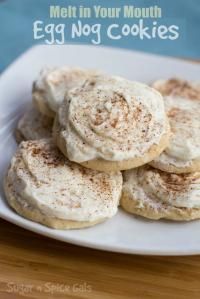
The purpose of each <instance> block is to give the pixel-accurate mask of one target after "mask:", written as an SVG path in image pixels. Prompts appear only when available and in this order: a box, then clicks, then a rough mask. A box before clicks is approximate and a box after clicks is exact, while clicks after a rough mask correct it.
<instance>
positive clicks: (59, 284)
mask: <svg viewBox="0 0 200 299" xmlns="http://www.w3.org/2000/svg"><path fill="white" fill-rule="evenodd" d="M8 298H9V299H13V298H14V299H18V298H42V299H45V298H89V299H90V298H92V299H96V298H99V299H107V298H116V299H119V298H123V299H124V298H133V299H134V298H136V299H145V298H153V299H157V298H158V299H169V298H170V299H173V298H174V299H175V298H176V299H182V298H187V299H188V298H192V299H195V298H198V299H199V298H200V256H191V257H147V256H137V255H127V254H117V253H109V252H103V251H97V250H92V249H87V248H82V247H78V246H73V245H70V244H66V243H62V242H59V241H55V240H51V239H48V238H45V237H42V236H40V235H37V234H34V233H31V232H29V231H26V230H24V229H21V228H19V227H17V226H14V225H12V224H10V223H8V222H6V221H3V220H0V299H8Z"/></svg>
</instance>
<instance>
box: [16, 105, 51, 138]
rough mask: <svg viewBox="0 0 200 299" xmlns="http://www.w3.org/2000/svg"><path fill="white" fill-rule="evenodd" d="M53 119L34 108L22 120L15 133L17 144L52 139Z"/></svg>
mask: <svg viewBox="0 0 200 299" xmlns="http://www.w3.org/2000/svg"><path fill="white" fill-rule="evenodd" d="M52 127H53V119H52V118H50V117H48V116H46V115H43V114H41V113H40V112H39V111H38V110H36V109H35V108H34V107H31V108H30V109H28V110H27V111H26V112H25V114H24V115H23V116H22V117H21V118H20V120H19V122H18V125H17V129H16V132H15V136H16V140H17V142H21V141H22V140H36V139H42V138H50V137H51V135H52Z"/></svg>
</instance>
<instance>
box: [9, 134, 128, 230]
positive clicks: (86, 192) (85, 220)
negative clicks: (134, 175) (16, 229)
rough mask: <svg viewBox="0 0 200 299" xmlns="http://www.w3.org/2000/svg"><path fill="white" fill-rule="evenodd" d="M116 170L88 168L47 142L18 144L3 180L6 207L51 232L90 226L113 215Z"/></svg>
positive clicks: (116, 196)
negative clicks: (52, 230) (76, 162)
mask: <svg viewBox="0 0 200 299" xmlns="http://www.w3.org/2000/svg"><path fill="white" fill-rule="evenodd" d="M121 190H122V175H121V173H120V172H118V173H115V174H111V173H110V174H108V173H104V172H98V171H94V170H88V169H85V168H83V167H82V166H81V165H78V164H75V163H73V162H70V161H69V160H67V159H66V158H65V157H64V156H63V154H62V153H60V151H59V150H58V149H57V148H56V147H55V145H54V144H53V143H52V141H51V140H50V139H41V140H37V141H25V142H22V143H21V144H20V146H19V149H18V150H17V153H16V154H15V156H14V157H13V158H12V161H11V166H10V168H9V170H8V173H7V176H6V178H5V193H6V197H7V200H8V203H9V204H10V206H11V207H12V208H13V209H15V210H16V211H17V213H19V214H20V215H22V216H24V217H25V218H28V219H31V220H33V221H35V222H39V223H42V224H44V225H47V226H49V227H52V228H58V229H71V228H82V227H87V226H92V225H94V224H96V223H99V222H102V221H104V220H106V219H107V218H110V217H112V216H114V215H115V214H116V212H117V209H118V204H119V199H120V196H121Z"/></svg>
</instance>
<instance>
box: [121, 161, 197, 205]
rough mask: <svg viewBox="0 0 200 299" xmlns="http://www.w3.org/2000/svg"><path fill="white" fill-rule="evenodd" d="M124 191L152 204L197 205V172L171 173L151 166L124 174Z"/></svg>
mask: <svg viewBox="0 0 200 299" xmlns="http://www.w3.org/2000/svg"><path fill="white" fill-rule="evenodd" d="M123 190H124V192H128V194H129V195H130V196H131V197H132V198H135V199H137V200H138V201H139V202H140V206H141V207H142V204H144V202H145V201H148V202H151V203H152V205H154V207H159V206H160V205H161V204H165V205H166V206H174V207H179V208H200V173H197V172H196V173H190V174H172V173H166V172H162V171H160V170H157V169H154V168H152V167H150V166H143V167H140V168H138V169H132V170H127V171H125V173H124V186H123Z"/></svg>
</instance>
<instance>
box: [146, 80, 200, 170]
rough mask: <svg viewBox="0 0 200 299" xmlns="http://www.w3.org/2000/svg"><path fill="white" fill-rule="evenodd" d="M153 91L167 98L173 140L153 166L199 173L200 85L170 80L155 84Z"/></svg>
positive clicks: (152, 163)
mask: <svg viewBox="0 0 200 299" xmlns="http://www.w3.org/2000/svg"><path fill="white" fill-rule="evenodd" d="M153 87H154V88H156V89H157V90H158V91H160V92H161V93H162V94H163V96H164V103H165V107H166V112H167V115H168V118H169V122H170V126H171V130H172V136H171V139H170V143H169V145H168V147H167V148H166V149H165V150H164V152H163V153H162V154H161V155H160V156H159V157H157V158H156V159H155V160H153V161H152V162H151V163H150V164H151V165H152V166H153V167H156V168H159V169H161V170H163V171H167V172H172V173H187V172H195V171H200V85H197V84H194V83H189V82H187V81H183V80H179V79H169V80H166V81H165V80H159V81H156V82H155V83H154V84H153Z"/></svg>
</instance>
